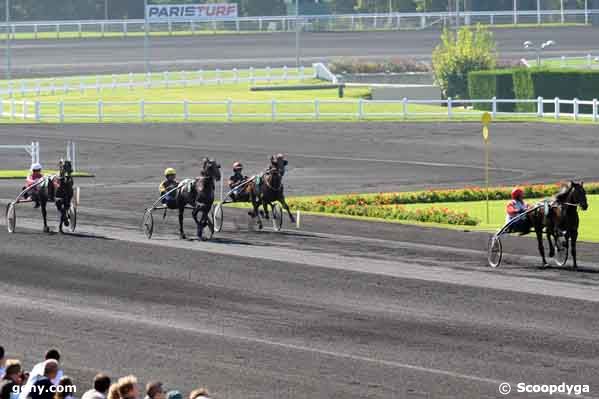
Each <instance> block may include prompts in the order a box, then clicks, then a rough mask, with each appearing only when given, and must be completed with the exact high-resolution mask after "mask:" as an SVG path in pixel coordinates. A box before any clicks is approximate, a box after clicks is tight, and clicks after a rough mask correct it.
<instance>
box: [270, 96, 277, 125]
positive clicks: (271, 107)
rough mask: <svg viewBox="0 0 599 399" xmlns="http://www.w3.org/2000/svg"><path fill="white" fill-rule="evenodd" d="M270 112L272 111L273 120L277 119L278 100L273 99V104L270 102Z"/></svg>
mask: <svg viewBox="0 0 599 399" xmlns="http://www.w3.org/2000/svg"><path fill="white" fill-rule="evenodd" d="M270 113H271V117H272V120H273V121H274V120H276V119H277V102H276V100H274V99H273V100H272V101H271V104H270Z"/></svg>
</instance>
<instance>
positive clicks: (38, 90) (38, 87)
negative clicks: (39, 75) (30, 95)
mask: <svg viewBox="0 0 599 399" xmlns="http://www.w3.org/2000/svg"><path fill="white" fill-rule="evenodd" d="M35 93H36V94H37V95H38V97H39V96H40V95H41V94H42V87H41V85H40V80H39V79H36V81H35Z"/></svg>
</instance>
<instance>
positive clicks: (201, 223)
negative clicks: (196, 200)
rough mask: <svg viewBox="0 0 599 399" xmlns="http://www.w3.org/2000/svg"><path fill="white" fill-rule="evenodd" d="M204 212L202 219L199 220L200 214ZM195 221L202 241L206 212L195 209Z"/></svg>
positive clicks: (193, 215) (192, 214)
mask: <svg viewBox="0 0 599 399" xmlns="http://www.w3.org/2000/svg"><path fill="white" fill-rule="evenodd" d="M200 211H201V212H202V218H201V219H200V220H198V213H199V212H200ZM191 216H192V217H193V220H194V221H195V222H196V230H197V234H198V238H199V239H202V230H204V210H203V208H200V207H195V209H194V210H193V212H192V213H191Z"/></svg>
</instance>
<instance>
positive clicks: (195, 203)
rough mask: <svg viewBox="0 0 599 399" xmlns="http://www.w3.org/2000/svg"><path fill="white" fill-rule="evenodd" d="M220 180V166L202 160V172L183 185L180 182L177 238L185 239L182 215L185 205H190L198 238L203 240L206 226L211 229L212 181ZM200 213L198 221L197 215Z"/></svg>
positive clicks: (177, 195)
mask: <svg viewBox="0 0 599 399" xmlns="http://www.w3.org/2000/svg"><path fill="white" fill-rule="evenodd" d="M220 179H221V174H220V165H219V164H218V163H217V162H216V161H215V160H214V159H208V158H204V160H203V166H202V172H201V173H200V176H199V177H197V178H196V179H194V180H192V181H190V182H188V183H185V182H182V183H181V185H180V187H179V189H178V190H177V194H176V198H177V209H179V236H180V237H181V238H182V239H185V238H186V235H185V232H184V231H183V214H184V212H185V207H186V205H190V206H191V207H192V208H193V210H192V213H191V215H192V217H193V220H194V221H195V222H196V227H197V233H198V238H199V239H201V240H203V239H204V237H203V236H202V234H203V233H202V232H203V230H204V228H205V227H206V226H209V227H210V228H211V229H213V228H214V226H212V221H211V220H210V217H209V216H208V215H209V213H210V210H211V209H212V204H213V203H214V188H215V184H214V181H215V180H216V181H219V180H220ZM200 212H201V213H202V216H201V218H200V219H198V213H200Z"/></svg>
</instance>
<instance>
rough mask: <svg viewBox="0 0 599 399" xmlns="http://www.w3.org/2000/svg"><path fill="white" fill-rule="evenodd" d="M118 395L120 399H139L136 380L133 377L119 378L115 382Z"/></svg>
mask: <svg viewBox="0 0 599 399" xmlns="http://www.w3.org/2000/svg"><path fill="white" fill-rule="evenodd" d="M117 385H118V393H119V397H120V398H121V399H138V398H139V387H138V385H137V378H136V377H135V376H133V375H128V376H126V377H121V378H119V381H118V382H117Z"/></svg>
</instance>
